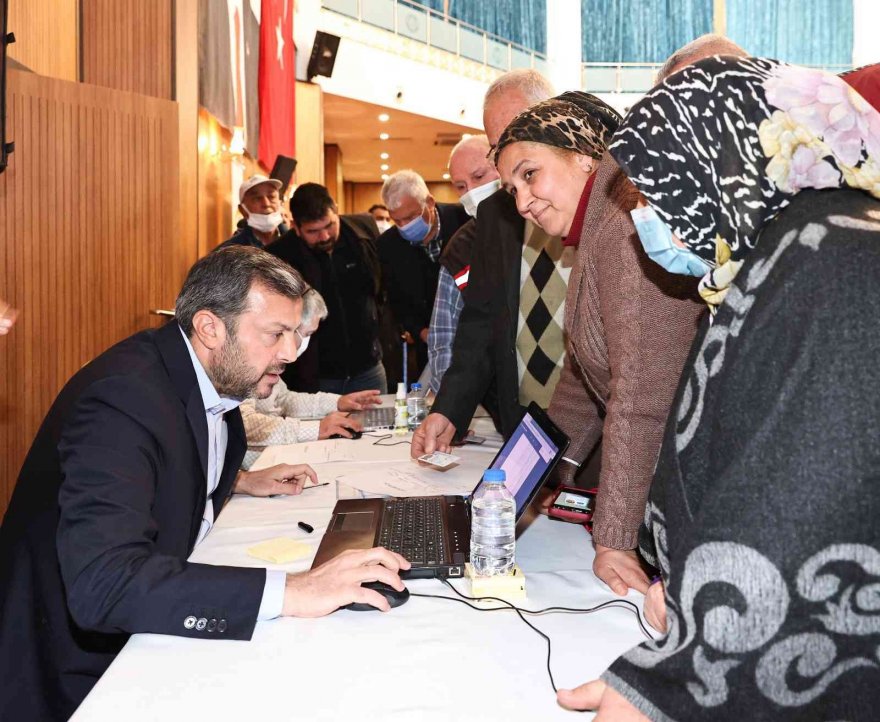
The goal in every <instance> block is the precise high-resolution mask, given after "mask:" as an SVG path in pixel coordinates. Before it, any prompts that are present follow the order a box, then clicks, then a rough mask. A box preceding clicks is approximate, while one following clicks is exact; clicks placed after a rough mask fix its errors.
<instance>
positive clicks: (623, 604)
mask: <svg viewBox="0 0 880 722" xmlns="http://www.w3.org/2000/svg"><path fill="white" fill-rule="evenodd" d="M440 581H442V582H443V583H444V584H445V585H446V586H447V587H449V588H450V589H451V590H452V591H453V592H455V593H456V594H457V595H458V596H459V597H460V599H456V598H455V597H447V596H444V595H442V594H417V593H415V592H410V596H411V597H425V598H426V599H445V600H446V601H448V602H458V603H459V604H464V605H465V606H468V607H470V608H471V609H475V610H477V611H478V612H506V611H510V610H512V611H514V612H516V614H517V616H518V617H519V618H520V619H521V620H522V621H523V622H524V623H525V624H526V625H527V626H528V627H530V628H531V629H532V630H533V631H534V632H536V633H537V634H539V635H540V636H541V637H543V638H544V641H546V642H547V676H548V677H550V686H551V687H552V688H553V693H554V694H555V693H556V692H557V689H556V682H555V681H554V679H553V671H552V670H551V668H550V651H551V644H550V637H548V636H547V635H546V634H544V632H542V631H541V630H540V629H538V628H537V627H536V626H535V625H534V624H532V623H531V622H530V621H529V620H528V619H526V618H525V616H524V615H532V616H538V615H542V614H553V613H564V614H592V613H593V612H598V611H601V610H603V609H609V608H613V607H617V608H623V609H629V610H630V611H631V612H633V614H635V615H636V619H637V620H638V623H639V628H640V629H641V631H642V634H644V635H645V636H646V637H647V638H648V639H654V636H653V635H652V634H651V632H649V631H648V628H647V627H646V626H645V624H644V622H642V615H641V614H640V612H639V608H638V606H636V604H634V603H633V602H631V601H629V600H628V599H610V600H608V601H607V602H602V603H601V604H597V605H596V606H595V607H588V608H586V609H576V608H572V607H546V608H545V609H535V610H532V609H521V608H520V607H517V606H516V605H514V604H511V603H510V602H508V601H507V600H506V599H500V598H498V597H469V596H467V595H466V594H462V593H461V592H460V591H458V589H456V588H455V587H454V586H452V584H450V583H449V580H448V579H441V580H440ZM483 601H492V602H498V603H499V604H504V605H505V606H503V607H492V608H491V609H486V608H484V607H478V606H476V605H475V604H471V602H483Z"/></svg>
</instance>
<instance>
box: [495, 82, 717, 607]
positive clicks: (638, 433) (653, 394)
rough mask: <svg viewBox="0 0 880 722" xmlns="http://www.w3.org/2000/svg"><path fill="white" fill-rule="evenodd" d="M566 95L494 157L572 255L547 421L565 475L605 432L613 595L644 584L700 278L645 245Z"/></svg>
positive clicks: (603, 554)
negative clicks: (645, 522)
mask: <svg viewBox="0 0 880 722" xmlns="http://www.w3.org/2000/svg"><path fill="white" fill-rule="evenodd" d="M573 95H577V94H576V93H566V94H565V95H564V96H560V97H559V98H553V99H551V100H548V101H545V102H544V103H539V104H538V105H535V106H532V107H531V108H530V109H529V110H527V111H525V112H524V113H522V114H521V115H520V116H518V117H517V118H515V119H514V120H513V121H512V122H511V124H510V125H509V126H508V127H507V129H506V130H505V132H504V134H503V135H502V136H501V138H500V139H499V141H498V146H497V149H496V162H497V165H498V170H499V171H500V173H501V178H502V181H503V182H504V185H505V187H506V188H507V189H508V190H509V191H510V192H511V193H513V194H514V195H515V196H516V200H517V207H518V209H519V212H520V213H521V214H522V215H523V216H525V217H526V218H529V219H530V220H532V221H534V222H535V223H536V224H538V225H539V226H542V227H544V225H550V224H552V225H553V226H554V230H556V231H557V232H559V231H560V230H561V232H562V233H563V234H564V235H565V241H564V242H565V244H566V246H570V247H571V253H572V255H573V265H572V269H571V276H570V278H569V282H568V292H567V295H566V299H565V331H566V334H567V337H568V346H567V351H568V353H567V358H566V364H565V367H564V369H563V372H562V376H561V378H560V380H559V384H558V385H557V387H556V391H555V393H554V395H553V400H552V402H551V404H550V416H551V418H553V420H554V421H555V422H556V424H558V425H559V426H560V428H562V430H563V431H565V432H566V433H567V434H568V435H569V436H570V437H571V440H572V443H571V446H570V447H569V451H568V455H567V458H568V459H569V460H570V461H567V462H563V465H562V467H561V468H560V470H559V476H560V479H561V480H562V481H563V482H564V483H568V482H570V481H571V479H572V478H573V477H574V474H575V472H576V471H577V467H578V465H579V464H580V463H581V462H583V461H584V460H585V459H586V458H587V457H588V456H589V454H590V452H591V451H592V450H593V448H594V447H595V446H596V444H597V443H598V442H599V439H600V438H602V440H603V444H602V459H601V462H602V463H601V472H600V477H599V479H600V481H599V495H598V497H597V500H596V510H595V514H594V516H593V541H594V543H595V546H596V558H595V561H594V563H593V571H594V572H595V574H596V576H598V577H599V578H600V579H602V580H603V581H604V582H605V583H606V584H608V585H609V586H610V587H611V589H612V590H613V591H614V592H616V593H617V594H626V592H627V589H628V588H630V587H632V588H634V589H636V590H638V591H640V592H646V591H647V589H648V577H647V576H646V574H645V573H644V571H643V570H642V567H641V565H640V563H639V560H638V558H637V555H636V551H635V549H636V547H637V545H638V529H639V525H640V524H641V521H642V518H643V517H644V513H645V503H646V501H647V497H648V490H649V488H650V485H651V477H652V475H653V472H654V466H655V464H656V461H657V454H658V452H659V450H660V442H661V439H662V434H663V426H664V424H665V421H666V415H667V413H668V411H669V407H670V404H671V403H672V397H673V394H674V392H675V388H676V385H677V383H678V378H679V376H680V375H681V370H682V367H683V366H684V362H685V358H686V356H687V353H688V350H689V349H690V346H691V342H692V340H693V337H694V334H695V333H696V330H697V324H698V321H699V319H700V317H701V315H702V314H703V313H704V312H705V304H703V303H702V302H701V301H700V300H699V296H698V295H697V279H691V278H686V277H683V276H676V275H673V274H670V273H667V272H666V271H664V270H663V269H662V268H660V266H658V265H657V264H656V263H653V262H652V261H651V260H650V259H649V258H648V256H647V254H646V253H645V251H644V250H643V249H642V245H641V243H640V242H639V239H638V236H637V235H636V232H635V228H634V227H633V223H632V219H631V218H630V215H629V211H630V210H632V209H633V208H634V207H635V206H636V203H637V201H638V199H639V194H638V192H637V191H636V190H635V187H634V186H633V185H632V184H631V183H630V182H629V180H627V179H626V177H625V176H624V175H623V173H622V172H621V171H620V169H619V167H618V166H617V164H616V163H615V162H614V160H613V159H612V158H611V157H610V156H608V155H603V156H602V157H601V160H600V161H597V160H595V158H596V157H597V156H596V153H595V150H596V144H595V138H593V137H592V136H591V134H590V132H589V129H587V132H586V133H584V132H583V131H582V128H583V123H584V112H583V111H582V110H581V109H580V108H579V107H578V105H577V104H574V103H570V102H565V101H564V98H566V96H573ZM565 156H569V157H570V160H569V164H571V163H575V159H576V158H577V157H578V156H581V157H589V158H590V160H591V161H592V163H593V165H592V166H591V167H590V172H587V173H585V174H581V175H578V174H574V173H568V174H566V173H565V172H560V171H559V170H558V169H559V168H564V167H565V163H564V162H562V163H561V162H560V161H561V160H563V159H564V158H565ZM581 165H582V166H584V165H585V163H581ZM593 168H595V170H593ZM545 230H548V232H549V229H547V228H545ZM571 462H574V463H571Z"/></svg>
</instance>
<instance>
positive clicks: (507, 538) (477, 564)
mask: <svg viewBox="0 0 880 722" xmlns="http://www.w3.org/2000/svg"><path fill="white" fill-rule="evenodd" d="M505 480H506V475H505V473H504V470H503V469H486V471H485V472H484V473H483V483H482V484H480V486H479V488H478V489H477V491H476V493H475V494H474V497H473V499H472V500H471V567H472V569H473V573H474V574H475V575H476V576H478V577H495V576H505V575H508V574H510V573H511V572H512V571H513V568H514V547H515V545H516V502H515V501H514V500H513V496H511V494H510V492H509V491H508V490H507V487H506V486H505V485H504V482H505Z"/></svg>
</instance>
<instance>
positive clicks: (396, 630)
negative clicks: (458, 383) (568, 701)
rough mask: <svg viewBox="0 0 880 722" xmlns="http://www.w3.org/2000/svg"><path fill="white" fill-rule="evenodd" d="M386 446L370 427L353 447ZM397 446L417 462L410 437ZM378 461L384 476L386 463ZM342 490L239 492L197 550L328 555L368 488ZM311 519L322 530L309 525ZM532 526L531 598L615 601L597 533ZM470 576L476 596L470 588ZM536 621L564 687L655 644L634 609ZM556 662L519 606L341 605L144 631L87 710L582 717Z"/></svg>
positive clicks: (520, 555)
mask: <svg viewBox="0 0 880 722" xmlns="http://www.w3.org/2000/svg"><path fill="white" fill-rule="evenodd" d="M477 426H478V427H479V426H481V424H478V425H477ZM480 432H481V433H482V432H484V429H480ZM496 439H497V436H496V438H495V439H492V440H490V442H489V443H487V445H486V446H484V447H465V448H463V449H461V450H460V453H461V454H462V455H463V457H464V458H463V462H462V464H461V466H460V467H458V468H456V469H454V470H451V471H448V472H445V473H459V474H471V475H472V476H473V478H474V481H475V483H476V481H477V480H478V479H479V477H480V471H481V470H482V469H483V468H485V467H486V466H487V465H488V463H489V462H490V460H491V458H492V456H491V455H492V453H494V449H493V448H491V447H494V448H496V449H497V443H492V441H495V440H496ZM372 441H373V440H372V439H370V438H369V437H368V436H365V437H364V438H363V439H361V440H360V441H356V442H352V443H357V444H367V443H371V442H372ZM396 448H398V449H400V452H401V458H405V456H406V455H407V454H408V447H406V446H401V447H396ZM456 453H459V452H456ZM374 466H375V467H376V470H377V473H381V464H375V465H374ZM353 468H358V467H357V466H355V465H352V464H350V463H344V464H342V463H339V464H324V465H322V466H321V467H320V468H317V467H316V470H317V471H318V473H319V475H320V476H321V480H322V481H327V480H330V479H334V478H335V477H337V476H339V475H341V474H343V473H345V472H351V471H352V470H353ZM360 469H361V470H362V469H363V466H361V467H360ZM342 487H343V485H339V484H337V483H335V482H333V483H331V484H330V485H329V486H324V487H319V488H314V489H309V490H306V491H305V492H304V493H303V494H302V495H301V496H298V497H286V498H276V499H254V498H249V497H240V496H236V497H234V498H233V499H232V500H231V501H230V503H229V505H228V506H227V508H226V509H225V510H224V512H223V514H222V515H221V516H220V517H219V518H218V521H217V524H216V526H215V527H214V528H213V529H212V530H211V532H210V534H209V535H208V536H207V538H206V539H205V541H204V542H202V544H201V545H200V546H199V547H198V548H197V549H196V550H195V552H194V553H193V555H192V557H191V559H192V561H196V562H205V563H211V564H230V565H237V566H266V564H265V563H262V562H259V561H258V560H256V559H253V558H251V557H248V556H247V554H246V553H245V549H246V548H247V547H249V546H251V545H253V544H255V543H257V542H259V541H263V540H265V539H270V538H274V537H278V536H290V537H294V538H297V539H302V540H303V541H306V542H307V543H308V544H310V545H311V546H312V549H313V551H314V550H317V547H318V544H319V542H320V538H321V534H322V533H323V531H324V530H325V529H326V526H327V523H328V522H329V520H330V514H331V511H332V509H333V505H334V504H335V502H336V499H337V497H338V496H340V495H342V496H344V495H351V494H352V493H355V492H353V491H352V490H350V489H348V488H342ZM298 521H305V522H308V523H309V524H311V525H313V526H314V527H315V532H314V533H313V534H310V535H309V534H306V533H305V532H303V531H302V530H300V529H299V528H298V527H297V522H298ZM524 526H526V527H527V528H525V529H524V530H523V531H522V533H521V536H520V537H519V539H518V541H517V563H518V564H519V565H520V567H521V568H522V569H523V570H524V572H525V574H526V587H527V592H528V600H527V601H525V602H522V603H520V606H522V607H524V608H529V609H540V608H543V607H548V606H569V607H579V608H583V607H590V606H593V605H596V604H598V603H601V602H604V601H607V600H609V599H613V598H614V595H613V594H612V593H611V592H610V591H609V590H608V589H607V588H606V587H605V586H604V585H602V584H601V583H599V582H598V581H597V580H596V578H595V577H594V576H593V574H592V571H591V565H592V558H593V551H592V545H591V543H590V538H589V536H588V534H587V533H586V531H585V530H584V529H583V528H582V527H580V526H577V525H574V524H567V523H564V522H556V521H551V520H550V519H548V518H547V517H542V516H538V517H537V518H533V519H532V520H531V522H530V523H528V524H526V525H524ZM310 565H311V557H309V558H307V559H302V560H299V561H297V562H294V563H292V564H289V565H286V566H278V567H272V568H279V569H287V570H288V571H302V570H305V569H308V567H309V566H310ZM455 584H456V586H457V588H458V589H460V590H461V591H463V592H464V593H468V588H467V582H465V581H461V580H459V581H456V582H455ZM407 586H408V587H409V589H410V591H411V592H413V593H426V594H442V595H447V596H452V592H451V590H449V589H448V588H446V587H445V586H444V585H443V584H442V583H441V582H439V581H437V580H427V579H426V580H410V581H409V582H407ZM630 598H631V599H632V600H633V601H635V602H636V603H637V604H638V605H639V607H641V601H642V597H641V595H639V594H636V593H634V592H631V593H630ZM529 619H530V620H531V621H532V622H533V624H535V626H537V627H538V628H539V629H541V630H542V631H543V632H544V633H545V634H547V635H549V636H550V638H551V640H552V645H553V648H552V660H551V665H552V670H553V675H554V678H555V680H556V684H557V685H558V686H560V687H572V686H575V685H577V684H580V683H581V682H585V681H587V680H590V679H593V678H595V677H596V676H598V675H599V674H600V673H601V672H602V671H603V670H604V669H605V668H606V667H607V665H608V664H609V663H610V662H611V661H612V660H613V659H615V658H616V657H617V656H618V655H619V654H621V653H622V652H623V651H625V650H626V649H628V648H630V647H632V646H633V645H634V644H636V643H638V642H639V641H640V640H641V639H643V637H642V636H641V633H640V632H639V630H638V627H637V623H636V619H635V616H634V614H633V613H632V612H631V611H628V610H625V609H620V608H615V609H608V610H603V611H599V612H596V613H594V614H581V615H573V614H552V615H545V616H540V617H530V618H529ZM546 657H547V647H546V643H545V642H544V640H543V639H541V638H540V637H538V635H537V634H535V632H533V631H532V630H530V629H529V628H528V627H526V626H525V624H523V623H522V622H521V621H520V620H519V618H518V617H517V616H516V614H515V613H514V612H512V611H493V612H478V611H475V610H472V609H469V608H467V607H465V606H464V605H462V604H458V603H455V602H449V601H443V600H437V599H425V598H420V597H411V598H410V599H409V601H408V602H407V603H406V604H404V605H403V606H401V607H398V608H397V609H393V610H391V612H389V613H387V614H382V613H380V612H351V611H347V610H341V611H338V612H336V613H334V614H332V615H330V616H328V617H324V618H321V619H276V620H272V621H268V622H260V623H258V624H257V627H256V630H255V632H254V636H253V639H252V640H251V641H250V642H240V641H228V640H222V641H220V640H212V641H202V640H194V639H183V638H178V637H169V636H161V635H153V634H138V635H134V636H133V637H132V638H131V640H130V641H129V642H128V644H127V645H126V646H125V648H124V649H123V650H122V652H121V654H120V655H119V656H118V657H117V659H116V661H115V662H114V663H113V664H112V665H111V667H110V668H109V670H108V671H107V673H106V674H105V675H104V676H103V677H102V678H101V680H100V681H99V682H98V684H97V686H96V687H95V688H94V690H93V691H92V693H91V694H90V695H89V697H88V698H87V699H86V700H85V702H84V703H83V704H82V706H81V707H80V709H79V710H78V711H77V713H76V714H75V715H74V718H73V719H74V720H76V721H77V722H97V721H99V720H107V721H108V722H110V721H112V722H116V721H117V720H120V719H125V720H126V721H127V722H136V721H138V720H144V721H147V720H149V721H150V722H152V721H154V720H197V719H200V720H201V719H203V720H209V721H211V722H219V721H221V720H230V721H233V720H234V721H235V722H242V721H243V720H266V721H267V722H268V721H270V720H271V721H274V720H288V719H303V720H406V721H409V720H419V721H420V722H423V721H428V720H459V719H460V720H504V721H505V722H510V721H511V720H542V721H543V720H554V719H560V720H561V719H569V720H572V719H575V716H574V713H572V712H568V711H566V710H563V709H562V708H560V707H559V706H558V705H557V704H556V699H555V695H554V694H553V692H552V690H551V688H550V682H549V678H548V676H547V671H546ZM577 719H584V717H582V716H578V717H577Z"/></svg>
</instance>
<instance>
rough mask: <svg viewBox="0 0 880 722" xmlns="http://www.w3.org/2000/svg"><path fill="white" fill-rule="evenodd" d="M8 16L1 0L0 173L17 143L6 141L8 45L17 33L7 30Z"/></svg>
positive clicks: (4, 0) (4, 4)
mask: <svg viewBox="0 0 880 722" xmlns="http://www.w3.org/2000/svg"><path fill="white" fill-rule="evenodd" d="M8 17H9V3H8V0H0V173H2V172H3V171H4V170H6V162H7V158H8V156H9V154H10V153H11V152H12V151H13V150H14V149H15V143H12V142H7V141H6V46H7V45H10V44H12V43H14V42H15V35H14V34H12V33H7V32H6V20H7V18H8Z"/></svg>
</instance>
